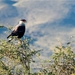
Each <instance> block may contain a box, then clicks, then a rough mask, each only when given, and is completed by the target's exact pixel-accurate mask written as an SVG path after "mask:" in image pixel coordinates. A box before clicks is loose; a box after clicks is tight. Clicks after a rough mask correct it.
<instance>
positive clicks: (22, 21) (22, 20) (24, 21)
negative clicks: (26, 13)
mask: <svg viewBox="0 0 75 75" xmlns="http://www.w3.org/2000/svg"><path fill="white" fill-rule="evenodd" d="M26 22H27V21H26V20H25V19H21V20H20V22H19V23H20V24H21V23H26Z"/></svg>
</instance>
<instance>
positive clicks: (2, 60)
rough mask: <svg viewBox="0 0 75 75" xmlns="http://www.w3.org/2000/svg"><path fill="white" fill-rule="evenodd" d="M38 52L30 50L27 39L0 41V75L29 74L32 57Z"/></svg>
mask: <svg viewBox="0 0 75 75" xmlns="http://www.w3.org/2000/svg"><path fill="white" fill-rule="evenodd" d="M18 41H19V42H20V43H18ZM39 51H40V50H37V51H36V50H34V49H31V48H30V45H29V40H28V39H25V40H17V38H16V37H15V40H13V41H11V42H7V41H6V40H0V75H4V74H6V75H14V74H16V75H18V74H20V75H24V74H29V73H30V63H31V62H32V61H33V58H32V56H34V55H36V53H38V52H39ZM19 67H20V68H21V69H20V68H19ZM17 68H18V69H17ZM15 72H16V73H15Z"/></svg>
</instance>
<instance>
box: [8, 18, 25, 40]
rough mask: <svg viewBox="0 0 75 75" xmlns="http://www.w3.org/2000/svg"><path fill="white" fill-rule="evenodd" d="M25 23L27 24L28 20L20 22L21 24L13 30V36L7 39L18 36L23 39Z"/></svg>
mask: <svg viewBox="0 0 75 75" xmlns="http://www.w3.org/2000/svg"><path fill="white" fill-rule="evenodd" d="M25 23H26V20H25V19H22V20H20V21H19V24H18V25H16V26H15V27H14V28H13V29H12V32H11V34H10V35H9V36H8V37H7V39H8V38H9V37H10V36H17V38H19V39H20V38H22V37H23V35H24V33H25Z"/></svg>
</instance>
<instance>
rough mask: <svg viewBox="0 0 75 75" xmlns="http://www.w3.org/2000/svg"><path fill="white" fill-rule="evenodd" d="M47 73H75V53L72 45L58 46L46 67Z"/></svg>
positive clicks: (57, 74) (59, 74)
mask: <svg viewBox="0 0 75 75" xmlns="http://www.w3.org/2000/svg"><path fill="white" fill-rule="evenodd" d="M44 70H46V73H47V74H48V73H49V72H50V73H52V74H50V75H72V74H73V75H74V74H75V53H74V52H73V50H72V47H71V46H69V45H68V44H67V46H56V48H55V49H54V53H53V55H52V56H51V59H50V61H49V62H48V64H47V65H46V66H45V67H44Z"/></svg>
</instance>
